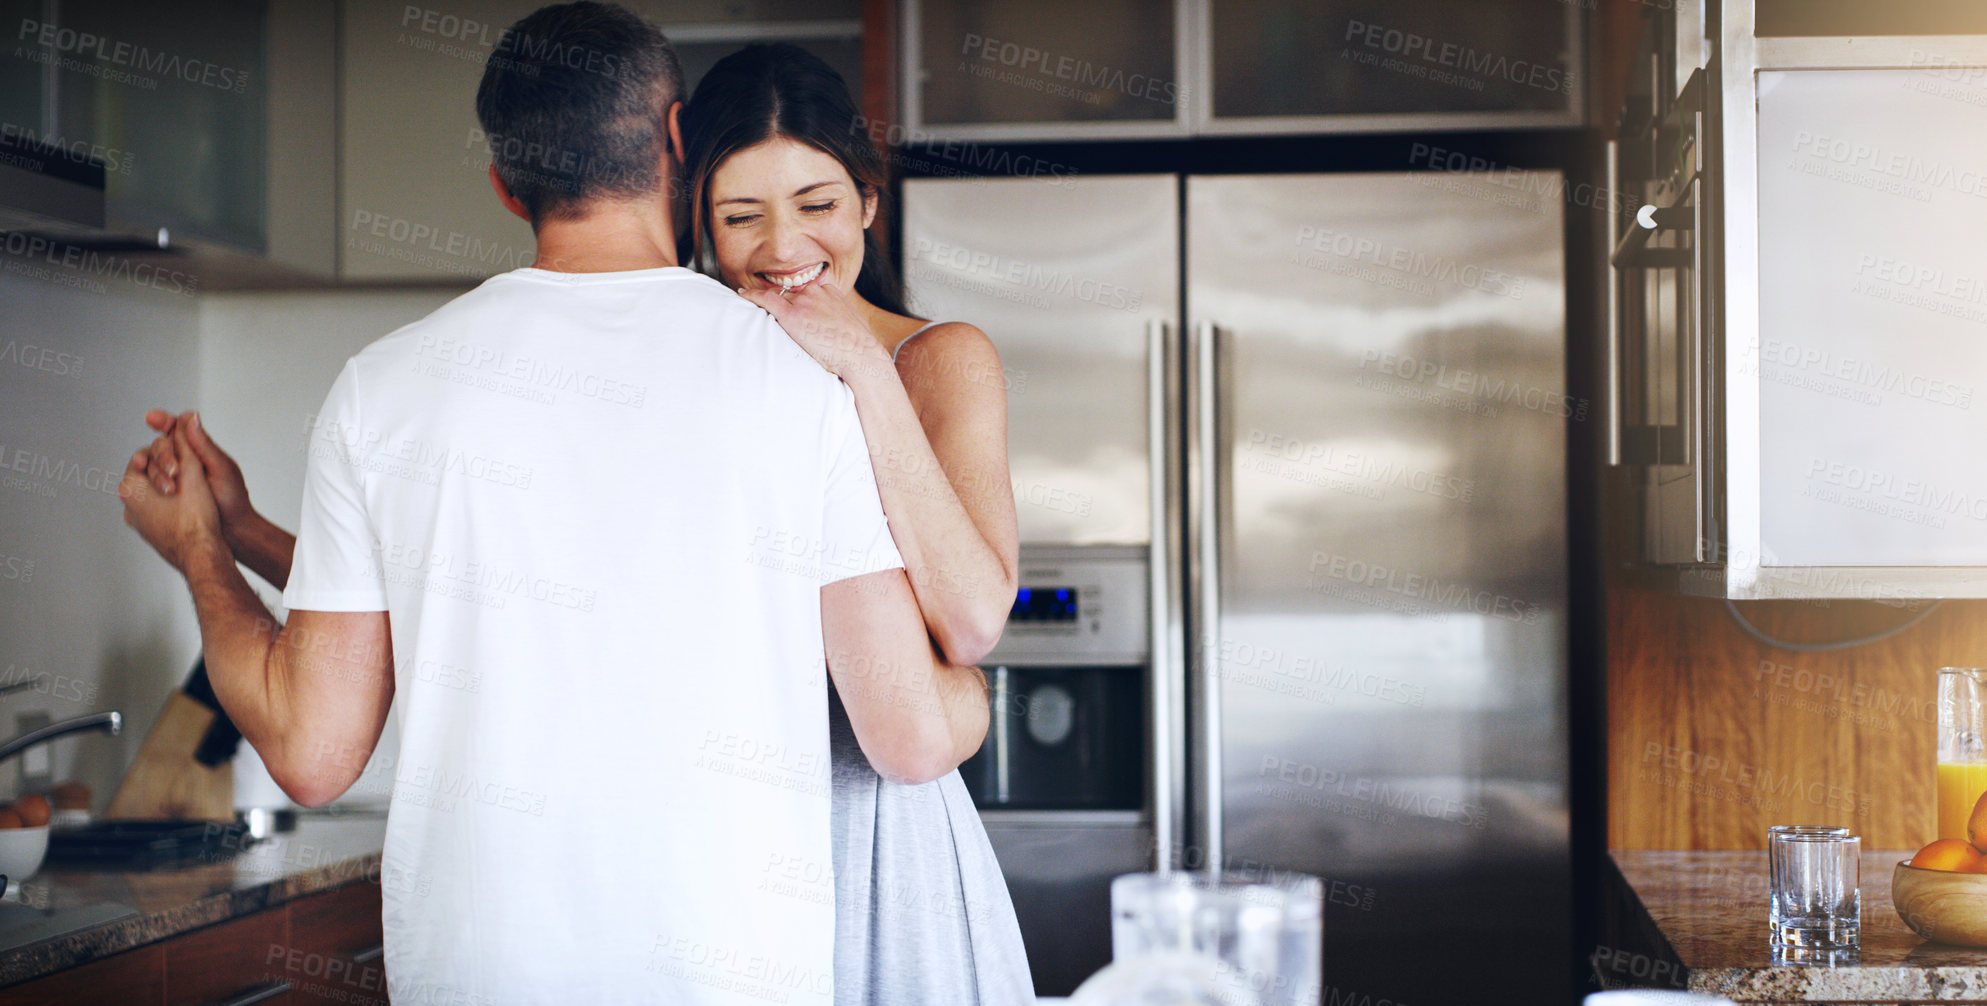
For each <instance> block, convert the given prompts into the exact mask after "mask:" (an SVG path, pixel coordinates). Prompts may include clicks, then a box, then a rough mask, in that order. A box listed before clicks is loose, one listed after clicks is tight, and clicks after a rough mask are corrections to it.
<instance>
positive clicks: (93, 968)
mask: <svg viewBox="0 0 1987 1006" xmlns="http://www.w3.org/2000/svg"><path fill="white" fill-rule="evenodd" d="M165 1001H166V945H165V944H163V943H153V944H151V945H149V946H143V947H139V948H137V949H135V950H127V951H125V952H123V953H121V954H116V955H113V956H110V957H106V958H104V959H103V960H100V961H91V962H90V963H88V964H84V965H81V966H79V967H73V968H70V969H69V970H67V971H58V972H56V973H55V974H52V975H49V976H48V977H46V978H37V979H35V980H34V981H31V982H27V983H25V984H21V985H16V986H14V987H12V988H9V989H4V990H0V1002H5V1003H7V1004H8V1006H163V1004H164V1003H165Z"/></svg>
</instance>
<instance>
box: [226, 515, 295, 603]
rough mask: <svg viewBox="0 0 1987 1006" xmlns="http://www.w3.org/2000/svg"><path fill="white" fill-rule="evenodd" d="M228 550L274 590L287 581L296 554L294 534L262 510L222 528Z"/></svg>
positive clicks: (283, 585) (280, 588)
mask: <svg viewBox="0 0 1987 1006" xmlns="http://www.w3.org/2000/svg"><path fill="white" fill-rule="evenodd" d="M223 531H224V532H225V534H226V537H227V540H228V550H229V551H231V552H233V553H234V555H235V559H236V560H237V561H238V562H240V563H241V564H242V565H244V566H247V567H248V568H249V569H252V570H254V571H255V575H257V576H260V577H262V578H263V579H264V580H267V581H269V583H270V584H271V585H273V586H274V587H275V588H276V589H277V590H282V589H283V588H284V587H287V586H289V583H290V564H291V562H293V561H294V560H295V558H296V554H297V536H296V535H293V534H291V533H290V532H288V531H285V530H283V529H282V528H280V527H277V526H276V525H275V524H273V523H271V522H270V521H269V520H267V519H266V518H264V517H263V516H262V515H261V514H259V513H257V514H253V515H252V516H250V517H249V519H247V520H245V521H241V522H239V523H238V524H233V525H229V526H226V527H224V528H223Z"/></svg>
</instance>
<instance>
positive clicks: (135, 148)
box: [10, 0, 268, 252]
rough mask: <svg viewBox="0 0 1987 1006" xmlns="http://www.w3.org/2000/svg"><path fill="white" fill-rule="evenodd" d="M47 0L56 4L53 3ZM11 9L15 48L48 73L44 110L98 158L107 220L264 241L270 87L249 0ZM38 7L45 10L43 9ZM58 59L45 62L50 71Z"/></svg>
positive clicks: (253, 244)
mask: <svg viewBox="0 0 1987 1006" xmlns="http://www.w3.org/2000/svg"><path fill="white" fill-rule="evenodd" d="M51 6H53V5H51ZM54 10H55V14H54V17H53V19H52V20H49V21H48V22H47V26H48V30H46V31H42V30H36V31H32V32H30V31H27V30H25V29H27V27H28V21H34V22H35V23H37V24H40V23H41V21H40V19H39V18H31V19H27V20H17V21H14V22H10V26H12V25H18V26H20V27H19V28H17V29H15V33H16V34H17V35H19V36H21V37H20V38H18V39H17V40H16V42H15V50H14V53H13V56H12V61H14V62H27V63H30V64H32V65H34V66H35V67H36V68H37V69H40V70H41V71H42V72H43V77H42V84H43V88H44V95H45V96H46V97H45V98H44V101H45V103H47V102H52V109H53V116H52V117H50V116H49V115H48V114H47V113H48V111H49V108H48V106H47V104H45V105H44V109H43V116H42V120H43V121H44V122H45V123H46V125H47V127H48V128H49V129H51V130H52V132H53V134H54V135H55V136H57V137H59V138H60V141H61V142H62V143H63V145H64V146H75V147H77V148H78V149H87V150H89V151H90V152H91V154H92V156H96V157H99V158H100V159H102V160H103V161H104V162H105V167H106V176H105V198H106V203H107V206H106V218H107V219H106V224H107V225H108V226H109V227H110V229H112V230H116V231H124V232H130V233H134V234H144V235H151V234H155V233H156V232H157V230H158V229H159V228H161V227H163V228H167V229H168V230H169V231H170V232H172V233H173V234H178V235H182V236H188V237H195V238H201V239H206V240H210V241H215V242H219V243H222V244H226V245H228V246H230V247H233V248H238V249H243V250H247V251H251V252H260V251H262V249H263V247H264V230H265V210H266V203H265V199H264V195H265V191H266V186H267V177H266V172H265V164H264V160H263V152H264V150H265V149H266V144H267V139H266V132H267V130H266V126H267V98H268V93H267V90H266V88H265V87H264V86H263V84H264V81H265V73H266V66H265V63H264V29H265V24H266V23H265V17H264V5H263V4H262V3H259V2H256V0H195V2H188V3H184V4H171V5H162V4H159V3H157V2H155V0H92V2H88V3H65V4H62V5H60V6H59V7H55V8H54ZM46 16H47V15H42V17H46ZM51 67H52V68H53V69H50V68H51Z"/></svg>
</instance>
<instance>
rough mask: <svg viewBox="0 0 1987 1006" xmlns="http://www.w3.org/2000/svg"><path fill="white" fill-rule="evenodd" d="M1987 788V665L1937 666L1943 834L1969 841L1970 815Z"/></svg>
mask: <svg viewBox="0 0 1987 1006" xmlns="http://www.w3.org/2000/svg"><path fill="white" fill-rule="evenodd" d="M1982 793H1987V668H1980V667H1941V668H1939V768H1938V794H1939V820H1938V825H1939V833H1938V837H1939V838H1956V839H1958V840H1960V841H1962V842H1965V841H1969V840H1970V836H1968V835H1967V833H1966V823H1967V819H1968V818H1970V817H1972V816H1973V805H1974V803H1975V802H1976V801H1978V800H1979V799H1980V794H1982Z"/></svg>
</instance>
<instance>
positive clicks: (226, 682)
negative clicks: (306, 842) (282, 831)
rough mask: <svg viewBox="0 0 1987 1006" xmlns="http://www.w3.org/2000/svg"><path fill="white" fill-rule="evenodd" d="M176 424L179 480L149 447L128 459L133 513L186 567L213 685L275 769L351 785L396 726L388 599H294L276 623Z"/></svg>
mask: <svg viewBox="0 0 1987 1006" xmlns="http://www.w3.org/2000/svg"><path fill="white" fill-rule="evenodd" d="M186 437H187V433H186V430H185V429H184V428H183V427H182V428H179V429H175V430H174V431H173V435H172V445H173V448H174V455H175V456H176V458H177V472H176V474H177V479H176V486H175V489H176V491H175V492H174V493H173V494H172V495H165V494H163V493H160V492H159V491H158V490H157V489H155V488H154V487H153V485H152V483H151V482H150V481H149V480H148V478H147V467H148V465H147V452H146V451H142V450H141V451H139V452H138V453H136V454H134V455H133V456H132V458H131V463H130V464H129V465H127V466H126V467H125V471H124V480H123V482H122V483H120V484H119V486H118V496H119V497H120V498H122V499H123V500H124V521H125V523H127V524H130V525H131V526H132V527H133V528H136V529H137V531H138V533H139V535H140V536H142V537H143V538H144V539H145V541H146V542H147V543H149V544H150V545H151V546H152V547H153V548H154V549H156V550H157V551H158V552H159V554H160V555H161V556H162V557H164V558H165V560H166V561H167V562H169V563H171V564H172V566H173V568H175V569H178V570H179V571H180V572H181V573H182V574H183V575H184V576H185V577H186V582H187V586H188V588H189V589H190V590H191V591H192V593H193V604H194V610H195V613H196V614H197V616H198V618H199V621H200V639H201V645H202V647H203V648H204V649H205V654H206V660H207V675H208V678H209V679H210V680H211V682H212V683H213V686H214V695H215V697H216V698H218V699H219V700H220V702H221V707H222V708H223V709H225V710H226V711H227V713H228V718H229V719H231V720H233V721H234V723H235V726H236V727H237V728H238V729H240V730H241V733H242V736H243V737H244V738H245V739H247V741H248V742H249V744H250V745H251V746H253V747H254V748H255V750H256V753H257V754H259V755H261V757H262V760H263V762H264V763H265V764H266V765H267V766H268V768H269V774H270V776H271V777H272V778H274V779H275V780H276V783H277V784H278V785H280V786H282V787H283V791H284V792H285V793H287V794H289V795H290V797H291V798H292V799H294V800H296V801H297V802H298V803H301V804H303V805H304V806H307V807H316V806H320V805H322V804H325V803H328V802H330V801H331V800H333V799H335V798H336V797H338V796H339V795H340V794H342V793H344V792H345V791H346V790H347V789H349V788H350V787H351V785H352V783H353V782H354V781H355V780H357V779H358V777H359V773H360V772H361V771H363V770H364V768H365V765H366V761H367V759H369V758H370V757H371V755H372V751H373V748H374V747H375V746H376V745H377V744H378V743H379V737H380V733H381V731H383V730H384V729H385V727H386V714H387V709H388V708H389V707H390V706H391V705H392V703H393V673H392V670H393V641H392V637H391V635H390V633H389V631H388V630H389V625H388V622H387V613H386V612H384V611H359V612H352V611H339V612H329V611H292V612H291V613H290V622H289V624H288V625H286V626H285V625H278V624H277V623H276V620H275V618H274V617H272V616H271V615H270V613H269V609H268V608H266V607H264V606H263V604H262V601H261V600H260V599H259V598H257V597H256V596H255V592H254V591H253V590H251V589H250V588H249V585H248V581H247V580H245V579H243V577H242V574H241V570H240V569H238V568H237V567H236V566H235V560H234V557H233V556H232V555H231V554H230V553H229V551H228V547H227V545H226V543H225V542H224V541H223V540H222V536H221V530H220V515H219V510H218V509H217V508H216V505H215V502H214V496H213V492H212V490H211V488H210V487H209V486H208V484H207V480H206V476H205V472H204V470H203V468H202V466H201V462H200V459H199V457H198V456H197V455H196V454H195V452H194V450H193V448H192V447H191V446H190V445H189V444H188V443H187V439H186Z"/></svg>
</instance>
